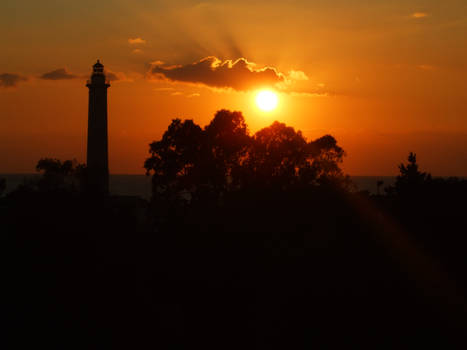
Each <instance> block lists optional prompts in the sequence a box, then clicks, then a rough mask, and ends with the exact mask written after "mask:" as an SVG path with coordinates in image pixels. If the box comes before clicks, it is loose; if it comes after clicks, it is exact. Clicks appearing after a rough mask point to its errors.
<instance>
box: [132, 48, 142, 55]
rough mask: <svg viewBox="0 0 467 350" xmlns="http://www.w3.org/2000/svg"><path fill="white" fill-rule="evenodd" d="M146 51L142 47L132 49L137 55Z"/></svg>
mask: <svg viewBox="0 0 467 350" xmlns="http://www.w3.org/2000/svg"><path fill="white" fill-rule="evenodd" d="M143 52H144V51H143V50H141V49H134V50H133V51H131V53H132V54H135V55H139V54H142V53H143Z"/></svg>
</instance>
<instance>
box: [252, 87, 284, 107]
mask: <svg viewBox="0 0 467 350" xmlns="http://www.w3.org/2000/svg"><path fill="white" fill-rule="evenodd" d="M278 102H279V99H278V97H277V94H276V93H275V92H273V91H271V90H261V91H260V92H258V94H257V95H256V105H257V106H258V107H259V109H261V110H263V111H266V112H268V111H272V110H273V109H275V108H276V107H277V103H278Z"/></svg>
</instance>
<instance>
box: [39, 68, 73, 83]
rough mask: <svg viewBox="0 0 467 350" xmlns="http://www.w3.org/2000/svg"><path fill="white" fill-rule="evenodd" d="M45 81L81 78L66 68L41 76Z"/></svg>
mask: <svg viewBox="0 0 467 350" xmlns="http://www.w3.org/2000/svg"><path fill="white" fill-rule="evenodd" d="M40 78H41V79H44V80H67V79H76V78H79V76H78V75H74V74H71V73H70V72H68V71H67V70H66V68H59V69H56V70H53V71H51V72H47V73H44V74H42V75H41V76H40Z"/></svg>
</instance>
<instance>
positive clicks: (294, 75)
mask: <svg viewBox="0 0 467 350" xmlns="http://www.w3.org/2000/svg"><path fill="white" fill-rule="evenodd" d="M288 78H289V79H291V80H305V81H306V80H309V79H310V78H308V76H307V75H306V74H305V72H302V71H300V70H291V71H290V72H289V76H288Z"/></svg>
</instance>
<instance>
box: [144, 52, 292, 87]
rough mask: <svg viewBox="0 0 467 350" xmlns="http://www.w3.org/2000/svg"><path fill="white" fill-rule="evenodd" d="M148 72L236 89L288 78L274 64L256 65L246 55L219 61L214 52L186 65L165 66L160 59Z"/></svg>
mask: <svg viewBox="0 0 467 350" xmlns="http://www.w3.org/2000/svg"><path fill="white" fill-rule="evenodd" d="M149 73H150V75H151V76H152V77H154V78H156V79H166V80H169V81H174V82H185V83H193V84H203V85H207V86H210V87H214V88H232V89H234V90H239V91H245V90H252V89H256V88H259V87H263V86H264V87H266V86H274V85H275V84H278V83H284V82H285V81H286V80H287V79H286V77H285V76H284V74H282V73H280V72H278V71H277V70H276V69H275V68H272V67H266V68H256V66H255V64H254V63H251V62H248V61H247V60H246V59H245V58H239V59H238V60H236V61H231V60H226V61H221V60H219V59H218V58H217V57H214V56H209V57H206V58H203V59H202V60H200V61H198V62H194V63H191V64H188V65H178V66H164V65H163V64H162V63H161V62H155V63H153V64H152V66H151V70H150V72H149Z"/></svg>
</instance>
